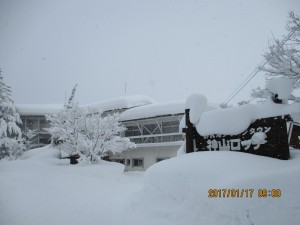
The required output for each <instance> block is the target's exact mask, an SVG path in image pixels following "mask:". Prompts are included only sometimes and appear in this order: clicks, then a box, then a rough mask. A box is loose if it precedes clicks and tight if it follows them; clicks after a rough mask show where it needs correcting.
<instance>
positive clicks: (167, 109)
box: [119, 100, 185, 121]
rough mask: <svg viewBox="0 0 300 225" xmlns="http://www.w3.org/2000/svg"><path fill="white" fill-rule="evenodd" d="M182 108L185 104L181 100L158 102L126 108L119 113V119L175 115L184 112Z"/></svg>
mask: <svg viewBox="0 0 300 225" xmlns="http://www.w3.org/2000/svg"><path fill="white" fill-rule="evenodd" d="M184 110H185V104H184V101H183V100H182V101H169V102H160V103H154V104H149V105H144V106H140V107H135V108H131V109H128V110H126V111H125V112H123V113H121V115H120V118H119V120H120V121H126V120H134V119H144V118H151V117H157V116H164V115H175V114H180V113H184Z"/></svg>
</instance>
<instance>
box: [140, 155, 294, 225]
mask: <svg viewBox="0 0 300 225" xmlns="http://www.w3.org/2000/svg"><path fill="white" fill-rule="evenodd" d="M233 188H234V189H239V190H242V189H244V190H245V189H253V190H254V192H253V197H252V198H250V197H248V198H246V197H242V198H226V197H225V198H208V190H209V189H233ZM259 189H268V190H272V189H281V194H282V195H281V197H280V198H272V197H266V198H259V197H258V190H259ZM299 190H300V152H299V151H298V150H293V151H291V159H290V160H287V161H282V160H278V159H273V158H268V157H262V156H256V155H251V154H246V153H239V152H229V151H225V152H223V151H221V152H197V153H192V154H187V155H181V156H179V157H176V158H173V159H170V160H166V161H162V162H159V163H157V164H155V165H154V166H152V167H151V168H149V169H148V170H147V171H146V173H145V176H144V189H143V192H142V193H141V196H140V200H139V201H140V202H148V204H149V205H151V206H152V210H149V211H152V213H153V211H155V210H153V209H155V208H157V207H158V208H159V209H160V210H161V211H160V212H158V211H156V212H154V213H155V214H157V215H160V217H162V215H164V216H163V217H164V221H165V222H166V224H167V221H168V224H272V225H274V224H299V222H300V196H299V194H298V193H299ZM244 196H245V195H244ZM144 207H146V206H144ZM149 214H150V212H149ZM149 224H150V223H149Z"/></svg>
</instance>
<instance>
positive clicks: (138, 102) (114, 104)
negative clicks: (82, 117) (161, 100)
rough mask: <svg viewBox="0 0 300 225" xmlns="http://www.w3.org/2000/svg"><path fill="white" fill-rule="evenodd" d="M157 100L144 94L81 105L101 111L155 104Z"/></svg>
mask: <svg viewBox="0 0 300 225" xmlns="http://www.w3.org/2000/svg"><path fill="white" fill-rule="evenodd" d="M155 102H156V101H155V100H153V99H152V98H150V97H148V96H144V95H129V96H122V97H119V98H115V99H110V100H107V101H102V102H95V103H92V104H87V105H81V106H82V107H91V108H95V109H98V110H99V111H109V110H114V109H129V108H133V107H137V106H143V105H148V104H153V103H155Z"/></svg>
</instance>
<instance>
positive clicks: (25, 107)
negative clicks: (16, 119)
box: [16, 104, 63, 116]
mask: <svg viewBox="0 0 300 225" xmlns="http://www.w3.org/2000/svg"><path fill="white" fill-rule="evenodd" d="M62 108H63V104H16V109H17V112H18V113H19V114H20V115H21V116H44V115H47V114H51V113H57V112H59V110H61V109H62Z"/></svg>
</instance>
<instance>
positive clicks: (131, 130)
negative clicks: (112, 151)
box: [125, 120, 179, 137]
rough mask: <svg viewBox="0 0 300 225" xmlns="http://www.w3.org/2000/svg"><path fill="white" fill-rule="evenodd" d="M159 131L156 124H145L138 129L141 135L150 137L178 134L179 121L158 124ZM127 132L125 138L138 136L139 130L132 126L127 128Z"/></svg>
mask: <svg viewBox="0 0 300 225" xmlns="http://www.w3.org/2000/svg"><path fill="white" fill-rule="evenodd" d="M159 125H160V127H161V130H160V128H159V127H158V124H156V123H155V124H146V125H141V127H140V129H141V130H142V134H143V135H150V134H161V133H163V134H168V133H178V132H179V121H178V120H176V121H168V122H161V123H160V124H159ZM126 128H127V130H126V131H125V136H126V137H132V136H140V135H142V134H141V130H140V129H139V127H138V126H137V125H134V126H127V127H126Z"/></svg>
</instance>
